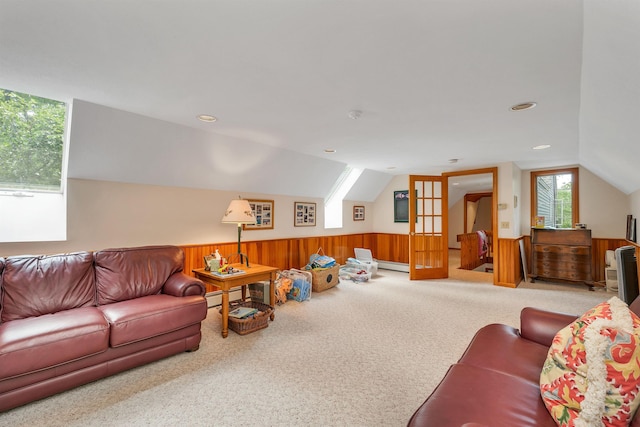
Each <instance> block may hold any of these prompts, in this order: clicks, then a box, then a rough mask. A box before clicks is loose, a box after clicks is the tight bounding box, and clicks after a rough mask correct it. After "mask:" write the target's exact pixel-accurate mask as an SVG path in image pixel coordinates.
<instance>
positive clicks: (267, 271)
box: [193, 264, 278, 338]
mask: <svg viewBox="0 0 640 427" xmlns="http://www.w3.org/2000/svg"><path fill="white" fill-rule="evenodd" d="M231 266H232V267H233V268H234V269H237V270H243V271H244V273H236V274H229V275H218V274H214V273H211V272H210V271H206V270H205V269H204V268H198V269H195V270H193V273H194V274H195V275H196V277H197V278H198V279H200V280H202V281H203V282H204V283H206V284H209V285H212V286H215V287H216V288H219V289H221V290H222V337H223V338H226V337H227V336H228V335H229V291H230V290H231V289H232V288H237V287H238V286H242V298H243V299H244V298H245V295H246V289H247V285H248V284H250V283H255V282H263V281H267V280H268V281H269V305H270V306H272V307H274V312H272V313H271V320H274V319H275V301H276V289H275V280H276V272H277V271H278V268H276V267H269V266H266V265H259V264H251V267H247V266H246V265H243V264H232V265H231Z"/></svg>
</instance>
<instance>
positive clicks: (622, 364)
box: [540, 297, 640, 426]
mask: <svg viewBox="0 0 640 427" xmlns="http://www.w3.org/2000/svg"><path fill="white" fill-rule="evenodd" d="M540 387H541V393H542V398H543V400H544V403H545V405H546V406H547V408H548V409H549V412H550V413H551V415H552V417H553V418H555V419H556V421H557V422H558V425H560V426H569V425H571V426H573V425H600V424H601V423H602V422H603V423H605V424H606V425H610V423H611V422H612V421H613V420H615V425H628V421H629V420H630V419H631V418H632V417H633V414H634V413H635V411H636V410H637V408H638V404H640V398H639V396H638V391H640V318H638V316H636V315H635V314H634V313H633V312H631V311H630V310H629V309H628V308H627V305H626V304H625V303H624V302H622V301H621V300H620V299H618V298H617V297H613V298H611V299H610V300H609V301H607V302H604V303H601V304H598V305H597V306H596V307H594V308H592V309H591V310H589V311H587V312H586V313H585V314H583V315H582V316H581V317H579V318H578V319H577V320H576V321H574V322H573V323H571V324H570V325H569V326H567V327H565V328H564V329H562V330H561V331H560V332H558V334H557V335H556V337H555V339H554V341H553V344H552V345H551V348H550V349H549V353H548V357H547V360H546V362H545V364H544V367H543V369H542V373H541V375H540ZM611 425H613V424H611Z"/></svg>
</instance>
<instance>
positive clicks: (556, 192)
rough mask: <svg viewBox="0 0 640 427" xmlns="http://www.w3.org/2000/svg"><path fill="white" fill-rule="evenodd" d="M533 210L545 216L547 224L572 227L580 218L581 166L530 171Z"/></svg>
mask: <svg viewBox="0 0 640 427" xmlns="http://www.w3.org/2000/svg"><path fill="white" fill-rule="evenodd" d="M531 212H532V216H534V217H544V226H545V227H553V228H573V227H574V226H575V224H576V223H578V222H580V221H579V220H578V168H567V169H555V170H544V171H534V172H531ZM532 223H533V222H532Z"/></svg>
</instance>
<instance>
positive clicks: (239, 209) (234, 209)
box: [222, 198, 256, 268]
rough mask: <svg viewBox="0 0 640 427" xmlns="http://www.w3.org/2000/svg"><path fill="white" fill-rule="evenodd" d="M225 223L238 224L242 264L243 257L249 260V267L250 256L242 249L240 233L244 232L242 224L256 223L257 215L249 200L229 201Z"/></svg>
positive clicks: (239, 252) (224, 218) (223, 218)
mask: <svg viewBox="0 0 640 427" xmlns="http://www.w3.org/2000/svg"><path fill="white" fill-rule="evenodd" d="M222 223H223V224H238V255H239V256H240V264H242V262H243V261H242V260H243V258H246V260H247V268H248V267H249V257H248V256H246V255H244V254H243V253H242V251H241V250H240V234H241V233H242V224H255V223H256V216H255V214H254V213H253V211H252V210H251V205H249V201H248V200H243V199H242V198H238V199H236V200H232V201H231V203H229V207H228V208H227V211H226V212H225V213H224V216H223V217H222Z"/></svg>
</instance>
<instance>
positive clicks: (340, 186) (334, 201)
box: [324, 166, 363, 228]
mask: <svg viewBox="0 0 640 427" xmlns="http://www.w3.org/2000/svg"><path fill="white" fill-rule="evenodd" d="M362 171H363V170H362V169H358V168H352V167H351V166H346V167H345V168H344V170H343V171H342V174H341V175H340V176H339V177H338V180H337V181H336V183H335V184H334V186H333V189H332V190H331V192H330V193H329V196H327V198H326V199H325V200H324V227H325V228H341V227H342V200H344V198H345V196H346V195H347V193H348V192H349V190H351V187H353V185H354V184H355V183H356V181H357V180H358V178H360V175H361V174H362Z"/></svg>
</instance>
